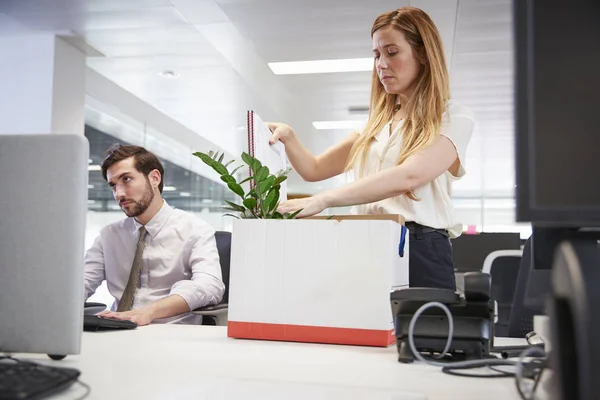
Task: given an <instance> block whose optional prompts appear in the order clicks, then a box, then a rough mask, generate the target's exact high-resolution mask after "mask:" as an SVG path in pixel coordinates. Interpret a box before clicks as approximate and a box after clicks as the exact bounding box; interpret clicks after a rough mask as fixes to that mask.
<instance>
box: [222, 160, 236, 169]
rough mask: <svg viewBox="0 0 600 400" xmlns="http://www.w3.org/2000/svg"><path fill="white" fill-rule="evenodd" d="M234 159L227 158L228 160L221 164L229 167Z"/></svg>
mask: <svg viewBox="0 0 600 400" xmlns="http://www.w3.org/2000/svg"><path fill="white" fill-rule="evenodd" d="M234 161H235V160H229V161H227V163H225V164H223V166H224V167H225V168H227V167H229V166H230V165H231V163H232V162H234Z"/></svg>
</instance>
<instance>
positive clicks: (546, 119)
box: [513, 0, 600, 228]
mask: <svg viewBox="0 0 600 400" xmlns="http://www.w3.org/2000/svg"><path fill="white" fill-rule="evenodd" d="M513 5H514V24H515V38H514V39H515V40H514V45H515V74H516V76H515V78H516V80H515V95H516V96H515V117H516V125H515V128H516V161H517V164H516V166H517V168H516V172H517V176H516V182H517V192H516V197H517V220H518V221H527V222H532V223H534V224H535V225H537V226H550V227H557V228H559V227H589V226H596V227H597V226H600V184H599V182H600V123H599V120H598V115H599V114H598V113H599V110H600V98H599V93H600V74H599V72H598V71H600V2H599V1H597V0H574V1H571V2H568V3H565V2H563V1H559V0H518V1H517V0H515V1H514V2H513Z"/></svg>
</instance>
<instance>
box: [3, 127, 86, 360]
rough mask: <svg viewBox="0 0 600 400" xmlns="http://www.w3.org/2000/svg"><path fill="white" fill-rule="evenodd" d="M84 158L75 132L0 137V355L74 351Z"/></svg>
mask: <svg viewBox="0 0 600 400" xmlns="http://www.w3.org/2000/svg"><path fill="white" fill-rule="evenodd" d="M88 154H89V143H88V141H87V139H86V138H85V137H84V136H82V135H60V134H40V135H29V134H28V135H0V188H1V189H0V304H2V307H0V352H9V353H41V354H44V353H45V354H49V355H50V354H51V355H53V356H55V357H56V358H61V357H64V356H66V355H69V354H79V352H80V347H81V336H82V329H81V327H82V324H83V320H82V319H83V303H84V284H83V256H84V251H85V243H84V240H85V238H84V237H85V222H86V213H87V191H88V188H87V184H88V168H87V166H88Z"/></svg>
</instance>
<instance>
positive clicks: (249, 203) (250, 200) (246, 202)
mask: <svg viewBox="0 0 600 400" xmlns="http://www.w3.org/2000/svg"><path fill="white" fill-rule="evenodd" d="M244 205H245V206H246V208H248V209H250V210H254V209H255V208H256V199H254V198H252V197H248V198H247V199H245V200H244Z"/></svg>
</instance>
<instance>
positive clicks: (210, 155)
mask: <svg viewBox="0 0 600 400" xmlns="http://www.w3.org/2000/svg"><path fill="white" fill-rule="evenodd" d="M208 156H209V157H210V158H211V159H213V158H214V157H215V152H214V151H212V150H211V151H209V152H208Z"/></svg>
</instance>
